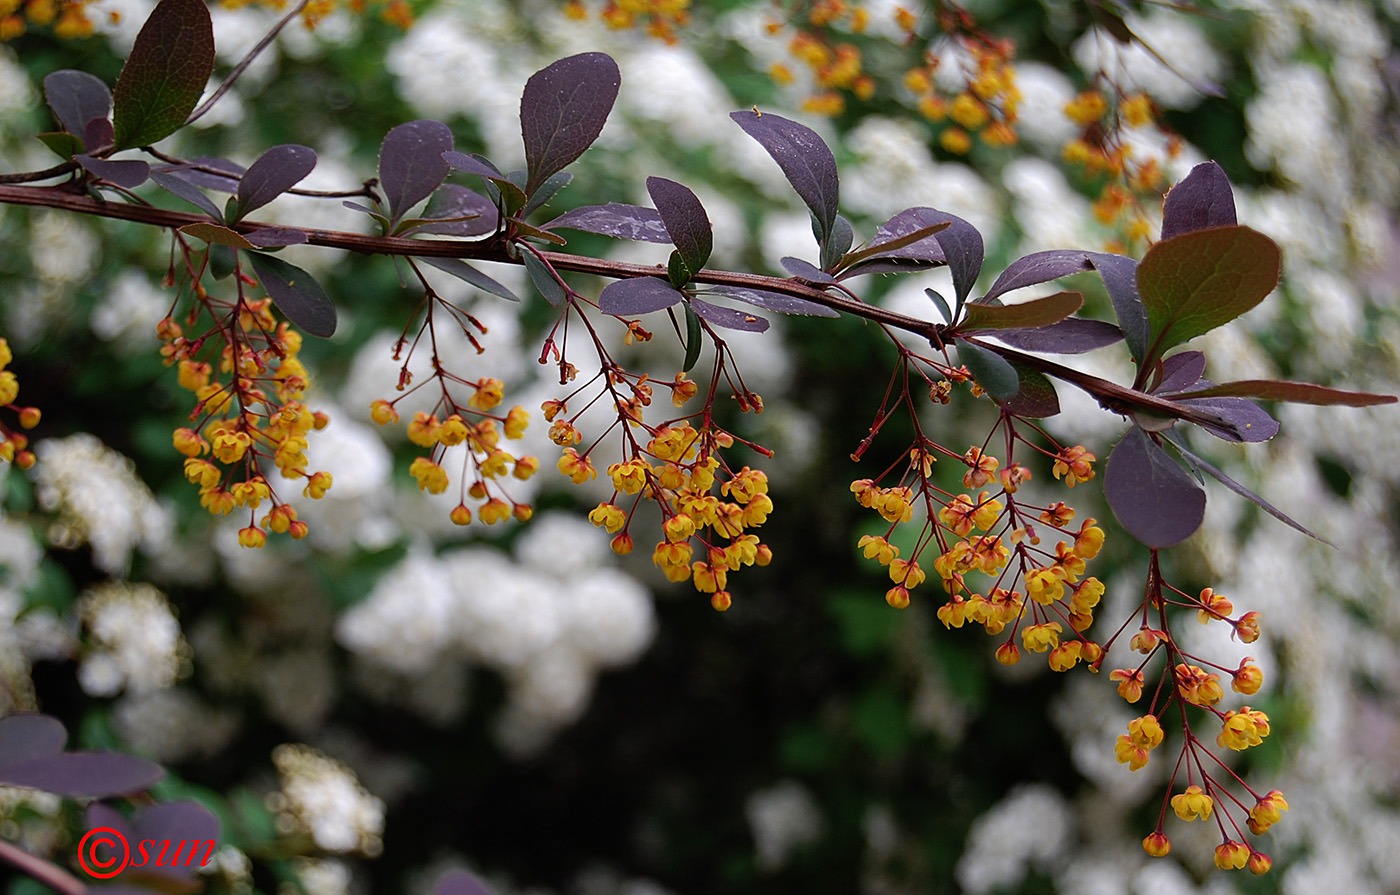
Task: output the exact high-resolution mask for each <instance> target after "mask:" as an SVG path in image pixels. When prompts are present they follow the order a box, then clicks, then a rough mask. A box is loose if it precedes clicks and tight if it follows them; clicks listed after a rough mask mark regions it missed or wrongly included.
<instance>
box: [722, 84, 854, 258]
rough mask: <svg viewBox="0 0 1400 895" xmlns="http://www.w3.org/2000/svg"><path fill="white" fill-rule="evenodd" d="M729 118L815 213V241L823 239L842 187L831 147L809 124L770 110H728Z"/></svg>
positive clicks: (834, 212) (830, 225) (834, 218)
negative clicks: (816, 235)
mask: <svg viewBox="0 0 1400 895" xmlns="http://www.w3.org/2000/svg"><path fill="white" fill-rule="evenodd" d="M729 117H730V118H732V119H734V123H735V124H737V125H739V127H741V128H743V129H744V133H746V134H748V135H749V136H750V137H753V138H754V139H755V140H757V141H758V143H759V145H760V146H762V147H763V148H764V149H766V150H768V154H769V155H771V156H772V157H773V161H775V162H777V163H778V167H779V168H781V169H782V171H783V176H784V177H786V178H787V180H788V183H790V184H792V188H793V189H794V190H796V191H797V195H798V196H800V197H801V198H802V201H803V202H805V203H806V204H807V207H808V208H810V209H811V210H812V214H813V215H815V216H816V219H817V225H818V227H819V228H820V233H821V235H820V237H819V239H818V242H825V241H826V237H827V236H828V235H830V233H831V230H832V227H834V226H835V224H836V210H837V205H838V203H839V202H840V190H841V181H840V178H839V177H838V176H837V173H836V156H834V155H832V154H831V148H830V147H828V146H827V145H826V143H825V142H824V141H823V140H822V138H821V137H820V136H818V135H817V132H816V131H814V130H812V129H811V128H810V127H807V126H806V125H802V124H798V123H797V122H796V121H789V120H788V119H786V118H782V117H780V116H778V115H774V114H772V113H771V112H769V113H766V114H765V113H761V112H756V111H746V112H731V113H730V114H729Z"/></svg>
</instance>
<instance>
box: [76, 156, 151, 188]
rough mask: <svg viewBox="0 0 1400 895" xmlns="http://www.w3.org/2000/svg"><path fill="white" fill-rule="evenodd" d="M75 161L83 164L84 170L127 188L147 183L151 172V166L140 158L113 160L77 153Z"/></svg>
mask: <svg viewBox="0 0 1400 895" xmlns="http://www.w3.org/2000/svg"><path fill="white" fill-rule="evenodd" d="M73 161H75V162H77V163H78V164H80V165H82V166H83V170H85V171H87V172H88V173H90V174H92V175H93V176H94V177H100V178H101V179H103V180H106V181H109V182H111V183H115V184H116V185H117V186H122V187H126V188H127V189H132V188H133V187H138V186H140V185H141V184H143V183H145V182H146V178H147V177H149V176H150V173H151V166H150V165H148V164H146V163H145V162H143V161H141V160H139V159H121V160H119V161H112V160H111V159H105V158H93V157H92V156H90V155H75V156H73Z"/></svg>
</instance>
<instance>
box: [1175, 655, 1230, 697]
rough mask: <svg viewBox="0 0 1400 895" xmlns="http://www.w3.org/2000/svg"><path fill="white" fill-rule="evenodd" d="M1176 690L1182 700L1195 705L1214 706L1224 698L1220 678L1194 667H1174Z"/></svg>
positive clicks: (1183, 664)
mask: <svg viewBox="0 0 1400 895" xmlns="http://www.w3.org/2000/svg"><path fill="white" fill-rule="evenodd" d="M1176 688H1177V692H1179V693H1180V694H1181V696H1182V698H1183V699H1185V700H1186V701H1187V702H1190V703H1194V704H1195V705H1215V704H1216V703H1217V702H1219V701H1220V700H1221V699H1223V698H1224V697H1225V691H1224V690H1223V689H1222V688H1221V686H1220V676H1219V675H1217V674H1211V673H1209V672H1207V671H1206V670H1205V669H1203V668H1200V667H1199V666H1196V665H1187V664H1185V663H1182V664H1179V665H1177V666H1176Z"/></svg>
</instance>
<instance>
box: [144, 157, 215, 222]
mask: <svg viewBox="0 0 1400 895" xmlns="http://www.w3.org/2000/svg"><path fill="white" fill-rule="evenodd" d="M151 180H153V181H155V184H156V186H158V187H160V188H161V189H163V190H165V191H166V192H168V193H173V194H174V195H176V196H178V197H180V198H181V199H184V200H185V201H186V202H188V203H190V204H191V205H194V206H196V207H197V208H199V209H200V210H201V211H203V212H204V213H205V214H207V215H209V216H210V217H211V218H213V219H214V220H216V221H222V220H223V219H224V216H223V214H222V213H221V212H220V211H219V206H217V205H215V204H214V201H213V200H212V199H210V198H209V197H208V196H206V195H204V193H203V192H201V191H200V189H199V187H197V186H195V185H194V184H193V183H191V182H189V181H188V180H186V179H185V178H184V177H183V176H181V175H180V174H178V173H176V172H175V171H172V170H170V169H169V168H165V169H160V170H152V171H151Z"/></svg>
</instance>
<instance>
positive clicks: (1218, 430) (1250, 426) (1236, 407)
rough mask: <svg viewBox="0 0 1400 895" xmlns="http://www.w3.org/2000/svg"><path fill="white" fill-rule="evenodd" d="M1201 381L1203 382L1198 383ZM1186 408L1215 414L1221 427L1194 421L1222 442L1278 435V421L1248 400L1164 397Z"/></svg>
mask: <svg viewBox="0 0 1400 895" xmlns="http://www.w3.org/2000/svg"><path fill="white" fill-rule="evenodd" d="M1201 381H1202V382H1205V380H1201ZM1163 397H1168V398H1171V400H1173V401H1176V402H1178V403H1180V404H1185V405H1186V406H1187V407H1196V408H1199V409H1201V410H1205V411H1209V412H1210V413H1213V414H1215V415H1216V416H1217V417H1219V418H1220V419H1221V420H1224V422H1225V425H1220V426H1216V425H1212V424H1210V423H1208V422H1204V421H1201V422H1198V423H1197V425H1198V426H1200V427H1201V428H1202V429H1205V430H1206V431H1207V432H1209V433H1210V434H1212V435H1214V436H1215V437H1216V438H1219V439H1222V440H1224V441H1233V442H1236V443H1238V442H1241V441H1247V442H1250V443H1257V442H1260V441H1268V440H1269V439H1270V438H1273V437H1274V436H1275V435H1277V434H1278V420H1276V419H1274V418H1273V417H1271V416H1269V414H1268V413H1266V412H1265V410H1264V408H1262V407H1260V406H1259V405H1258V404H1255V403H1254V402H1253V401H1251V400H1249V399H1248V398H1185V399H1183V398H1181V397H1180V396H1178V395H1164V396H1163Z"/></svg>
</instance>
